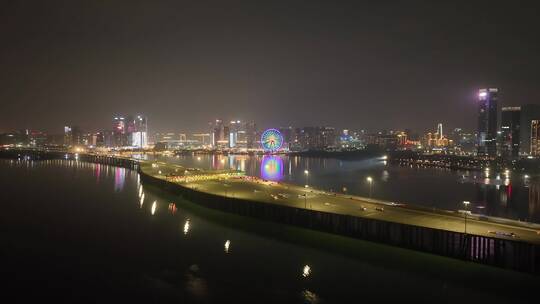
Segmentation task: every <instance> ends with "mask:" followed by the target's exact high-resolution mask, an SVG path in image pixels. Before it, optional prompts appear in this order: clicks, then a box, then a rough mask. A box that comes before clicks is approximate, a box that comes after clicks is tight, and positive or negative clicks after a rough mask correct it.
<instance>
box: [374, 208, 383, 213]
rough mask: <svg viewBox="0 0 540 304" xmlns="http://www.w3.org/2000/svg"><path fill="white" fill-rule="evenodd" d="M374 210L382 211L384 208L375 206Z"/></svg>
mask: <svg viewBox="0 0 540 304" xmlns="http://www.w3.org/2000/svg"><path fill="white" fill-rule="evenodd" d="M375 210H377V211H381V212H383V211H384V208H383V207H375Z"/></svg>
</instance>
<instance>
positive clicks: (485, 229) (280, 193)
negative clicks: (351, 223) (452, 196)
mask: <svg viewBox="0 0 540 304" xmlns="http://www.w3.org/2000/svg"><path fill="white" fill-rule="evenodd" d="M140 168H141V170H142V171H143V172H144V173H146V174H148V175H151V176H153V177H155V178H158V179H162V180H167V181H169V182H173V183H177V184H179V185H181V186H183V187H187V188H191V189H193V190H197V191H200V192H205V193H209V194H213V195H218V196H224V197H229V198H235V199H240V200H248V201H258V202H263V203H269V204H276V205H282V206H288V207H294V208H305V209H310V210H314V211H321V212H327V213H335V214H341V215H350V216H355V217H360V218H370V219H375V220H381V221H387V222H394V223H401V224H406V225H412V226H420V227H427V228H433V229H440V230H446V231H452V232H459V233H464V232H465V229H466V232H467V234H471V235H478V236H485V237H492V238H500V239H506V240H514V241H522V242H526V243H531V244H540V225H536V224H529V223H523V222H517V221H511V220H503V219H490V218H482V217H479V216H478V215H474V214H472V215H467V218H466V219H465V214H463V213H458V212H453V211H444V210H429V209H426V208H420V207H417V206H409V205H407V204H406V203H404V202H384V201H378V200H373V199H369V198H363V197H359V196H353V195H344V194H338V193H332V192H326V191H321V190H317V189H313V188H311V187H308V188H305V187H300V186H296V185H291V184H283V183H278V182H272V181H264V180H262V179H259V178H255V177H249V176H242V175H239V174H238V173H237V172H235V171H231V172H229V173H227V172H223V171H220V172H212V171H207V172H205V171H202V170H197V169H189V168H184V167H182V166H179V165H174V164H168V163H164V162H148V161H141V162H140ZM465 221H466V223H465ZM465 225H466V227H465Z"/></svg>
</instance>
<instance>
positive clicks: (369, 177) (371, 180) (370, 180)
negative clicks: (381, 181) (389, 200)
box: [366, 176, 373, 198]
mask: <svg viewBox="0 0 540 304" xmlns="http://www.w3.org/2000/svg"><path fill="white" fill-rule="evenodd" d="M366 180H367V182H368V183H369V198H371V188H372V185H373V178H371V176H368V177H367V178H366Z"/></svg>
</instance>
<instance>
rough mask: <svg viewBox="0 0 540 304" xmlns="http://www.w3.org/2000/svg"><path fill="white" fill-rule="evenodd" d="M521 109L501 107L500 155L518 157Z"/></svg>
mask: <svg viewBox="0 0 540 304" xmlns="http://www.w3.org/2000/svg"><path fill="white" fill-rule="evenodd" d="M520 123H521V107H503V108H502V111H501V136H500V139H501V140H500V149H499V151H500V153H499V154H500V155H501V156H503V157H506V158H508V157H513V158H515V157H518V156H519V149H520Z"/></svg>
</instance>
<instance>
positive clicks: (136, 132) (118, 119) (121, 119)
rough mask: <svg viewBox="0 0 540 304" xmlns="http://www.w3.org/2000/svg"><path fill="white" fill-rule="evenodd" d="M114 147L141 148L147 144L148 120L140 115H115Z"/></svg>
mask: <svg viewBox="0 0 540 304" xmlns="http://www.w3.org/2000/svg"><path fill="white" fill-rule="evenodd" d="M112 133H113V139H112V146H114V147H134V148H143V147H145V146H147V145H148V122H147V118H146V117H144V116H142V115H137V116H127V117H125V116H115V117H114V119H113V131H112Z"/></svg>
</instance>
